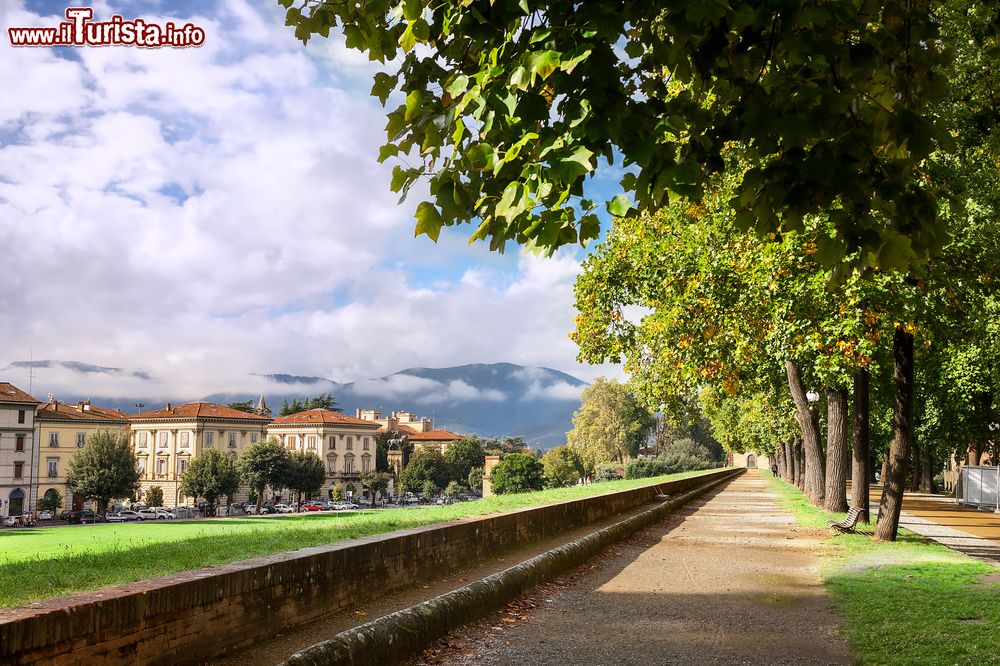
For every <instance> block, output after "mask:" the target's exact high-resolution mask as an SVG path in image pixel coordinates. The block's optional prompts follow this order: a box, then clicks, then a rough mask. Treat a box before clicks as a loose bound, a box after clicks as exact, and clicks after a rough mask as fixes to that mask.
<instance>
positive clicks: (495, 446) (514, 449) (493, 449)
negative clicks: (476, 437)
mask: <svg viewBox="0 0 1000 666" xmlns="http://www.w3.org/2000/svg"><path fill="white" fill-rule="evenodd" d="M482 443H483V449H484V450H485V451H486V453H489V454H490V455H500V456H502V455H504V454H507V453H526V452H527V451H528V447H527V445H526V444H525V443H524V437H522V436H520V435H515V436H512V435H504V436H503V437H492V438H488V439H484V440H482Z"/></svg>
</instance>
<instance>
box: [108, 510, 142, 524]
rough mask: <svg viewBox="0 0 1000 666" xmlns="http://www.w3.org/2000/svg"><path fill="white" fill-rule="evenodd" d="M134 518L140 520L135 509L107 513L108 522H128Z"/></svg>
mask: <svg viewBox="0 0 1000 666" xmlns="http://www.w3.org/2000/svg"><path fill="white" fill-rule="evenodd" d="M134 520H142V518H140V517H139V513H138V512H137V511H119V512H118V513H109V514H108V522H109V523H130V522H132V521H134Z"/></svg>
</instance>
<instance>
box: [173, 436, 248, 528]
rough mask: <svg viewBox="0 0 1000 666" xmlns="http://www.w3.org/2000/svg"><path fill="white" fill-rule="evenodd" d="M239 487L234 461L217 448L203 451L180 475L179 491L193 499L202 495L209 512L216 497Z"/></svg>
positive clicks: (212, 510) (233, 491) (231, 492)
mask: <svg viewBox="0 0 1000 666" xmlns="http://www.w3.org/2000/svg"><path fill="white" fill-rule="evenodd" d="M239 487H240V474H239V471H237V469H236V461H235V460H233V458H232V457H231V456H228V455H226V454H225V453H223V452H222V451H219V450H218V449H206V450H205V451H203V452H202V453H201V455H199V456H196V457H195V458H194V459H193V460H192V461H191V464H190V465H188V468H187V470H186V471H185V472H184V473H183V474H182V475H181V492H182V493H184V494H185V495H187V496H188V497H194V498H195V500H197V499H198V498H199V497H204V498H205V503H206V504H208V506H209V512H210V513H211V514H214V512H215V503H216V500H218V498H220V497H227V496H229V495H232V494H234V493H235V492H236V490H237V489H238V488H239Z"/></svg>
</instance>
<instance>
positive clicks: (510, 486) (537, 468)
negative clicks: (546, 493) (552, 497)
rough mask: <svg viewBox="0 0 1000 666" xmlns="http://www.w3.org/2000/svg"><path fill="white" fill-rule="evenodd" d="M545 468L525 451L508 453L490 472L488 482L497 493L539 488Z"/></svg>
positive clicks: (519, 491) (503, 493)
mask: <svg viewBox="0 0 1000 666" xmlns="http://www.w3.org/2000/svg"><path fill="white" fill-rule="evenodd" d="M544 472H545V468H544V467H542V463H540V462H539V461H538V460H536V459H535V458H534V457H533V456H530V455H528V454H526V453H509V454H507V455H506V456H504V457H503V459H502V460H501V461H500V462H499V463H497V466H496V467H494V468H493V471H492V472H491V473H490V484H491V487H492V488H493V492H495V493H496V494H497V495H506V494H509V493H523V492H528V491H531V490H541V489H542V487H543V486H544V485H545V479H544Z"/></svg>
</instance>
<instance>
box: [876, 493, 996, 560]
mask: <svg viewBox="0 0 1000 666" xmlns="http://www.w3.org/2000/svg"><path fill="white" fill-rule="evenodd" d="M881 492H882V488H881V487H880V486H874V487H872V496H871V501H872V507H871V515H872V517H873V518H874V517H875V516H877V515H878V502H879V499H880V498H881ZM899 526H900V527H904V528H906V529H908V530H910V531H911V532H915V533H916V534H919V535H921V536H925V537H927V538H929V539H932V540H934V541H937V542H938V543H940V544H943V545H945V546H948V547H949V548H951V549H952V550H957V551H959V552H961V553H965V554H966V555H971V556H972V557H976V558H979V559H981V560H985V561H987V562H989V563H991V564H996V565H1000V514H996V513H993V512H992V511H985V510H979V509H975V508H972V507H965V506H961V505H959V504H956V503H955V498H954V497H950V496H947V495H927V494H923V493H906V494H905V495H904V496H903V512H902V513H901V514H900V516H899Z"/></svg>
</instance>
